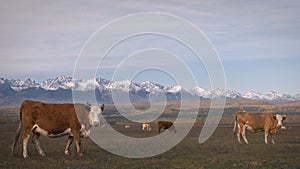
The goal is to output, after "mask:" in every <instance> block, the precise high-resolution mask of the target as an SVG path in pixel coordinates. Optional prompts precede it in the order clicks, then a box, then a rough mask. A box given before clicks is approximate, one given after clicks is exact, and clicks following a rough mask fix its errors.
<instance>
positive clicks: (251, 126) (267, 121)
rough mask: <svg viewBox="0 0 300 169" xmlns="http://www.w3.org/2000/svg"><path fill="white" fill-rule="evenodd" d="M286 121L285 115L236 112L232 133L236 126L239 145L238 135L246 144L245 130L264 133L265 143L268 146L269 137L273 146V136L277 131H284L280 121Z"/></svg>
mask: <svg viewBox="0 0 300 169" xmlns="http://www.w3.org/2000/svg"><path fill="white" fill-rule="evenodd" d="M285 119H286V115H279V114H276V115H274V114H272V113H249V112H245V111H238V112H236V113H235V122H234V127H233V133H234V132H235V128H236V126H237V127H238V132H237V138H238V141H239V143H241V140H240V135H241V134H242V137H243V139H244V141H245V143H247V144H248V140H247V138H246V129H248V130H250V131H264V132H265V143H266V144H268V135H269V134H270V135H271V138H272V143H273V144H274V143H275V141H274V138H273V136H272V135H273V134H276V133H277V132H278V130H279V129H280V128H281V129H285V127H284V126H283V123H282V121H283V120H285Z"/></svg>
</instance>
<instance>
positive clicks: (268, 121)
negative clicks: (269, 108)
mask: <svg viewBox="0 0 300 169" xmlns="http://www.w3.org/2000/svg"><path fill="white" fill-rule="evenodd" d="M236 120H237V121H238V122H239V123H243V124H247V125H249V126H251V127H252V128H253V130H261V129H265V128H266V127H268V128H269V127H271V126H273V125H274V124H275V123H274V121H275V119H274V118H273V114H272V113H256V112H251V113H249V112H243V111H238V112H236Z"/></svg>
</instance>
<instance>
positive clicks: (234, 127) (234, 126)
mask: <svg viewBox="0 0 300 169" xmlns="http://www.w3.org/2000/svg"><path fill="white" fill-rule="evenodd" d="M236 126H237V121H236V116H234V124H233V130H232V132H233V134H234V133H235V129H236Z"/></svg>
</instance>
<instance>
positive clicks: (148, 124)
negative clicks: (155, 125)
mask: <svg viewBox="0 0 300 169" xmlns="http://www.w3.org/2000/svg"><path fill="white" fill-rule="evenodd" d="M142 129H143V130H146V131H151V130H152V129H151V125H150V123H143V124H142Z"/></svg>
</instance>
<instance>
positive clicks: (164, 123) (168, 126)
mask: <svg viewBox="0 0 300 169" xmlns="http://www.w3.org/2000/svg"><path fill="white" fill-rule="evenodd" d="M157 125H158V133H160V130H161V129H170V130H173V131H174V133H176V132H177V131H176V129H175V127H174V125H173V123H172V122H170V121H158V122H157Z"/></svg>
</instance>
